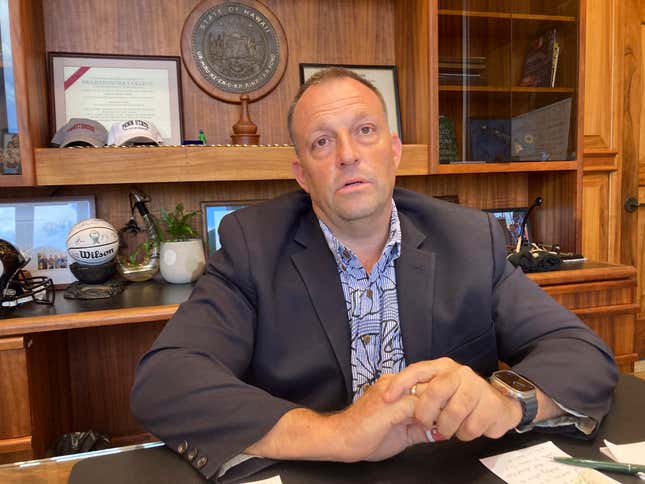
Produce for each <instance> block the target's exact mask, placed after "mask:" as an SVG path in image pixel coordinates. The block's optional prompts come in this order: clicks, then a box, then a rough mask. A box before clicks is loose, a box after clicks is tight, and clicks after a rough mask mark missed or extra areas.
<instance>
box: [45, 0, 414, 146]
mask: <svg viewBox="0 0 645 484" xmlns="http://www.w3.org/2000/svg"><path fill="white" fill-rule="evenodd" d="M197 3H198V1H197V0H177V1H173V2H163V3H161V2H158V1H157V0H138V1H134V2H132V1H130V2H124V1H117V0H112V1H103V2H85V1H81V0H47V2H43V4H44V9H45V34H46V37H45V39H46V48H47V50H48V51H63V52H95V53H105V54H129V55H137V54H139V55H173V56H179V55H181V48H180V36H181V29H182V27H183V24H184V21H185V19H186V17H187V16H188V15H189V13H190V12H191V10H192V9H193V8H194V6H195V5H196V4H197ZM264 3H265V4H266V5H267V6H268V7H269V8H270V9H271V10H272V11H273V13H274V14H275V15H276V16H277V17H278V19H280V21H281V23H282V25H283V27H284V29H285V33H286V37H287V43H288V46H289V59H288V64H287V69H286V71H285V74H284V78H283V79H282V81H281V82H280V84H279V85H278V86H277V88H276V89H275V90H274V91H273V92H271V93H270V94H269V95H268V96H266V97H265V98H264V99H261V100H259V101H257V102H254V103H252V104H251V105H250V108H249V110H250V116H251V118H252V119H253V121H254V122H255V123H256V124H257V126H258V132H259V133H260V136H261V137H260V141H261V142H262V143H264V144H273V143H280V144H282V143H288V142H289V139H288V134H287V129H286V122H285V121H284V120H286V114H287V108H288V105H289V102H290V101H291V99H292V97H293V95H294V94H295V92H296V91H297V89H298V86H299V84H300V75H299V67H298V64H299V63H301V62H316V63H335V64H338V63H340V64H389V65H392V64H395V61H396V59H395V55H394V52H395V48H394V42H393V41H392V39H393V38H394V37H395V32H394V21H393V19H394V15H393V8H394V7H393V4H392V1H391V0H354V1H347V2H337V1H334V2H330V1H329V0H323V1H319V0H291V1H288V0H287V1H285V0H265V2H264ZM331 3H333V8H332V7H331ZM160 7H161V8H160ZM69 12H74V15H69ZM124 12H130V13H132V12H136V15H133V14H124ZM416 18H417V14H416V13H415V12H414V11H410V12H409V17H408V21H409V22H414V21H416ZM321 21H322V22H324V28H320V23H321ZM182 85H183V105H184V118H185V119H184V129H185V133H186V137H187V138H195V137H196V136H197V133H198V131H199V129H200V128H203V129H204V132H205V134H206V137H207V139H208V142H209V143H229V142H230V137H229V135H230V131H231V126H232V125H233V124H234V123H235V122H236V121H237V120H238V118H239V109H238V106H237V105H234V104H227V103H224V102H221V101H218V100H216V99H214V98H212V97H210V96H209V95H207V94H206V93H204V92H203V91H202V90H201V89H200V88H199V87H198V86H197V84H195V83H194V82H193V80H192V78H191V77H190V75H189V74H188V73H187V71H186V69H185V68H184V67H183V65H182ZM406 99H407V97H406ZM410 129H412V130H413V129H414V128H413V127H411V128H410ZM414 136H415V135H412V134H411V135H410V136H404V138H414ZM406 141H407V142H413V139H407V140H406Z"/></svg>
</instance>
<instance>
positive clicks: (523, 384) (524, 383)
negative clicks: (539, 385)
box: [495, 371, 535, 392]
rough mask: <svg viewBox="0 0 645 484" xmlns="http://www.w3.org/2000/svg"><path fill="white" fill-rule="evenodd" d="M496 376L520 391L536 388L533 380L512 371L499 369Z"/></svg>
mask: <svg viewBox="0 0 645 484" xmlns="http://www.w3.org/2000/svg"><path fill="white" fill-rule="evenodd" d="M495 376H496V377H497V378H498V379H500V380H501V381H503V382H504V383H506V384H507V385H508V386H510V387H511V388H513V389H514V390H517V391H520V392H530V391H533V390H535V386H533V384H532V383H531V382H529V381H528V380H526V379H524V378H522V377H521V376H519V375H517V374H515V373H513V372H512V371H498V372H497V373H496V374H495Z"/></svg>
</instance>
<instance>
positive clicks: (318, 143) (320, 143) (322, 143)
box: [314, 138, 329, 148]
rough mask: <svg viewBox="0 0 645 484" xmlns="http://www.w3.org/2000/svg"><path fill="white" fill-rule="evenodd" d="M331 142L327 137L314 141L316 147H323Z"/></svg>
mask: <svg viewBox="0 0 645 484" xmlns="http://www.w3.org/2000/svg"><path fill="white" fill-rule="evenodd" d="M327 143H329V140H328V139H327V138H318V139H317V140H316V141H314V148H323V147H324V146H326V145H327Z"/></svg>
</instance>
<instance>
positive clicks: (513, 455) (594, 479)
mask: <svg viewBox="0 0 645 484" xmlns="http://www.w3.org/2000/svg"><path fill="white" fill-rule="evenodd" d="M556 456H558V457H569V455H567V454H566V453H565V452H563V451H562V450H560V449H559V448H558V447H557V446H556V445H555V444H554V443H553V442H550V441H549V442H545V443H543V444H539V445H534V446H533V447H527V448H525V449H520V450H515V451H513V452H507V453H505V454H500V455H495V456H492V457H486V458H485V459H480V461H481V463H482V464H484V465H485V466H486V467H488V469H490V470H491V471H492V472H493V473H495V474H496V475H497V476H498V477H500V478H501V479H503V480H504V481H506V482H508V483H509V484H533V483H535V484H608V483H615V482H617V481H615V480H613V479H610V478H609V477H607V476H605V475H604V474H601V473H600V472H598V471H596V470H593V469H582V468H579V467H573V466H569V465H565V464H559V463H557V462H554V461H553V457H556Z"/></svg>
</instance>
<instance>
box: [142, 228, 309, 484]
mask: <svg viewBox="0 0 645 484" xmlns="http://www.w3.org/2000/svg"><path fill="white" fill-rule="evenodd" d="M220 236H221V238H222V246H223V249H222V250H220V251H218V252H217V253H216V254H215V255H214V256H213V257H211V258H210V259H209V263H208V266H207V270H206V273H205V275H203V276H202V277H201V278H200V279H199V281H198V283H197V284H196V287H195V289H194V291H193V293H192V295H191V297H190V299H189V301H187V302H185V303H184V304H182V305H181V306H180V308H179V310H178V311H177V313H176V314H175V315H174V316H173V318H172V319H171V320H170V321H169V322H168V324H167V325H166V327H165V328H164V330H163V331H162V333H161V335H160V336H159V337H158V339H157V341H156V342H155V343H154V345H153V347H152V348H151V350H150V351H149V352H148V353H147V354H146V355H145V356H144V357H143V358H142V360H141V362H140V364H139V366H138V368H137V372H136V376H135V383H134V387H133V390H132V397H131V407H132V412H133V414H134V416H135V417H136V418H137V419H138V420H139V421H140V422H141V423H142V424H143V425H144V426H145V427H146V428H147V429H148V430H149V431H151V432H152V433H153V434H155V435H157V436H158V437H160V438H161V439H162V440H163V441H164V442H166V444H167V445H168V446H170V447H171V448H173V449H174V450H177V449H178V447H179V446H180V445H181V444H182V443H183V442H184V441H185V442H186V443H187V444H188V449H187V451H186V452H184V453H183V457H184V458H186V456H187V455H188V451H190V449H196V450H197V456H196V457H194V458H193V460H192V464H193V466H196V463H197V462H199V458H200V457H206V458H207V463H206V464H205V465H203V467H202V468H201V469H200V472H201V473H202V474H203V475H204V476H205V477H207V478H209V479H210V478H211V477H212V476H213V475H214V474H215V473H216V472H217V470H218V469H219V468H220V466H221V465H222V464H223V463H224V462H226V461H228V460H229V459H230V458H231V457H233V456H235V455H237V454H239V453H241V452H242V451H243V450H244V449H246V448H247V447H248V446H249V445H250V444H252V443H254V442H257V441H258V440H260V439H261V438H262V437H263V436H264V435H265V434H266V433H267V432H268V431H269V430H270V429H271V428H272V427H273V425H274V424H275V423H276V422H277V421H278V420H279V419H280V417H281V416H282V415H283V414H284V413H286V412H287V411H289V410H291V409H293V408H295V407H297V405H296V404H294V403H292V402H289V401H287V400H284V399H280V398H276V397H273V396H272V395H270V394H269V393H268V392H266V391H264V390H262V389H260V388H257V387H255V386H251V385H248V384H246V383H244V382H243V381H242V378H243V376H244V373H245V371H246V369H247V368H248V366H249V362H250V360H251V358H252V355H253V348H254V334H255V325H256V324H257V310H256V307H255V304H256V301H255V294H254V289H253V285H252V283H251V281H250V271H249V262H248V257H247V251H246V241H245V239H244V235H243V232H242V230H241V228H240V226H239V223H238V222H237V220H236V219H235V218H234V217H230V216H229V217H225V219H224V220H223V221H222V225H221V229H220ZM254 460H255V461H258V460H259V459H254ZM269 462H270V461H269ZM202 463H203V459H202ZM264 465H267V464H266V463H265V464H264Z"/></svg>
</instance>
